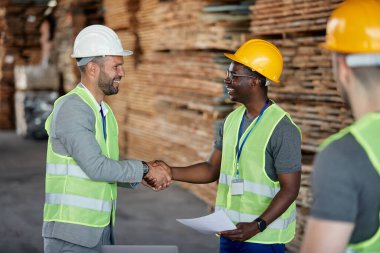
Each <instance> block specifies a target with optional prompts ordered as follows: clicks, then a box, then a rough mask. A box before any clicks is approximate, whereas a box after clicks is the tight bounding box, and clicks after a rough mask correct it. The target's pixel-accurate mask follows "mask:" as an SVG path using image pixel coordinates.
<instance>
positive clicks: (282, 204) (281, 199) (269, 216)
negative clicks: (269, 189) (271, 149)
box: [260, 171, 301, 224]
mask: <svg viewBox="0 0 380 253" xmlns="http://www.w3.org/2000/svg"><path fill="white" fill-rule="evenodd" d="M300 178H301V172H300V171H299V172H295V173H288V174H283V175H280V176H279V179H280V191H279V192H278V193H277V194H276V196H275V197H274V198H273V200H272V202H271V203H270V205H269V206H268V208H267V209H266V210H265V211H264V212H263V213H262V214H261V216H260V217H261V218H263V219H264V220H265V221H266V222H267V223H268V224H270V223H272V222H273V221H274V220H276V219H277V218H278V217H279V216H281V215H282V214H283V213H284V212H285V211H286V210H287V209H288V208H289V206H290V205H291V204H292V203H293V202H294V201H295V200H296V198H297V196H298V192H299V188H300Z"/></svg>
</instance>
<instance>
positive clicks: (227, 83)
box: [224, 76, 232, 86]
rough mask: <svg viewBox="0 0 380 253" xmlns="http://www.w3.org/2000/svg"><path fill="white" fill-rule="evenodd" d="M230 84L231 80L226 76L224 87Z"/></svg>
mask: <svg viewBox="0 0 380 253" xmlns="http://www.w3.org/2000/svg"><path fill="white" fill-rule="evenodd" d="M231 83H232V80H231V79H230V78H229V77H228V76H227V77H226V78H224V84H225V85H226V86H229V85H231Z"/></svg>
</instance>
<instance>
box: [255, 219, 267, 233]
mask: <svg viewBox="0 0 380 253" xmlns="http://www.w3.org/2000/svg"><path fill="white" fill-rule="evenodd" d="M255 221H256V222H257V227H258V228H259V230H260V232H263V231H264V230H265V229H266V228H267V222H266V221H265V220H263V219H262V218H260V217H259V218H257V219H256V220H255Z"/></svg>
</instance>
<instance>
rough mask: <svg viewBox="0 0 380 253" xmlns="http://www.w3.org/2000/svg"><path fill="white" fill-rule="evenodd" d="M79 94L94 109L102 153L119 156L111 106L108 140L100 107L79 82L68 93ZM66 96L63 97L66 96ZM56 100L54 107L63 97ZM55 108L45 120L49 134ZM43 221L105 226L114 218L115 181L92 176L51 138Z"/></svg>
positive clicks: (98, 140)
mask: <svg viewBox="0 0 380 253" xmlns="http://www.w3.org/2000/svg"><path fill="white" fill-rule="evenodd" d="M72 94H76V95H78V96H79V97H80V98H81V99H82V100H83V101H84V102H85V103H86V104H87V105H88V106H89V107H90V108H91V109H92V111H93V112H94V116H95V119H96V122H95V138H96V140H97V142H98V144H99V146H100V148H101V150H102V154H103V155H104V156H106V157H108V158H110V159H113V160H118V159H119V147H118V128H117V122H116V119H115V116H114V114H113V113H112V110H111V108H110V107H109V106H108V105H106V107H107V109H108V114H107V116H106V125H107V140H105V139H104V135H103V125H102V118H101V116H100V113H99V109H98V108H99V107H98V105H97V104H96V102H95V101H94V100H93V99H92V98H91V95H90V94H89V93H88V92H87V91H86V90H85V89H84V88H81V87H79V86H77V87H76V88H75V89H73V90H72V91H71V92H69V93H68V94H66V95H65V96H69V95H72ZM65 96H63V97H65ZM63 97H61V98H59V99H58V100H57V101H56V102H55V103H54V108H57V105H58V104H59V103H60V101H61V100H62V98H63ZM54 113H55V110H53V112H52V113H51V114H50V116H49V118H48V119H47V121H46V124H45V128H46V131H47V132H48V134H49V136H50V126H51V121H52V118H53V117H54ZM45 184H46V185H45V205H44V221H58V222H64V223H72V224H80V225H85V226H90V227H104V226H107V225H108V224H109V223H110V220H111V215H112V220H113V224H114V221H115V203H116V195H117V189H116V188H117V185H116V183H108V182H100V181H93V180H91V179H90V178H89V177H88V176H87V175H86V173H85V172H84V171H83V170H82V169H81V168H80V166H79V165H78V164H77V163H76V162H75V160H74V159H73V158H72V157H70V156H64V155H60V154H57V153H55V152H54V151H53V149H52V144H51V140H50V138H49V141H48V147H47V158H46V182H45Z"/></svg>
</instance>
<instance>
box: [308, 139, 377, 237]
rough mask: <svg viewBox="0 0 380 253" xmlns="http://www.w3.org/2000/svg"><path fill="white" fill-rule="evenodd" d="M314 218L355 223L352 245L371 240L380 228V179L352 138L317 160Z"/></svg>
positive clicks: (336, 145) (339, 142) (314, 186)
mask: <svg viewBox="0 0 380 253" xmlns="http://www.w3.org/2000/svg"><path fill="white" fill-rule="evenodd" d="M312 192H313V197H314V200H313V204H312V208H311V216H312V217H315V218H319V219H325V220H334V221H343V222H350V223H354V224H355V226H354V231H353V233H352V236H351V239H350V243H357V242H361V241H363V240H366V239H368V238H370V237H371V236H372V235H374V234H375V232H376V231H377V230H378V228H379V212H380V176H379V174H378V173H377V172H376V170H375V168H374V167H373V165H372V164H371V162H370V161H369V158H368V156H367V154H366V152H365V151H364V149H363V148H362V147H361V146H360V144H359V143H358V142H357V141H356V140H355V138H354V137H353V136H352V135H351V134H347V135H346V136H344V137H343V138H342V139H339V140H337V141H335V142H333V143H331V144H330V145H329V146H328V147H326V148H325V149H324V150H323V151H322V152H321V153H319V154H318V155H317V157H316V160H315V163H314V174H313V177H312Z"/></svg>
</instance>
